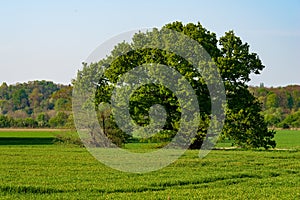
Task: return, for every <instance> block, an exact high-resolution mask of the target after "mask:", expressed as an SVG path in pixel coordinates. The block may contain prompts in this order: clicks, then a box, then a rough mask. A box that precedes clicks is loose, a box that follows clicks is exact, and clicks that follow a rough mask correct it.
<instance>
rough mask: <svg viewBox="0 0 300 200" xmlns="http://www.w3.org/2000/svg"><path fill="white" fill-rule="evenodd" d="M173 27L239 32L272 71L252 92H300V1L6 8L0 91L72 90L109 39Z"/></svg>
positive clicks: (0, 18)
mask: <svg viewBox="0 0 300 200" xmlns="http://www.w3.org/2000/svg"><path fill="white" fill-rule="evenodd" d="M174 21H182V22H183V23H189V22H192V23H197V22H200V23H201V24H202V25H203V26H204V27H205V28H206V29H208V30H210V31H212V32H215V33H216V34H217V36H218V37H221V36H222V35H224V33H225V32H226V31H229V30H234V31H235V33H236V34H237V35H238V36H239V37H241V39H242V40H243V41H244V42H247V43H248V44H249V45H250V47H251V51H252V52H255V53H257V54H258V55H259V57H260V59H261V60H262V62H263V64H264V65H265V66H266V68H265V69H264V70H263V72H262V73H261V75H255V76H254V75H253V76H251V78H252V80H251V82H250V83H249V84H250V85H259V84H260V83H264V85H265V86H269V87H270V86H274V87H276V86H285V85H291V84H299V85H300V42H299V41H300V1H299V0H286V1H284V0H282V1H280V0H275V1H268V0H265V1H261V0H245V1H238V0H235V1H234V0H226V1H223V0H210V1H207V0H206V1H201V0H181V1H180V0H151V1H141V0H127V1H124V0H119V1H118V0H110V1H108V0H105V1H92V0H86V1H80V0H78V1H76V0H72V1H71V0H65V1H58V0H51V1H50V0H49V1H46V0H36V1H33V0H26V1H17V0H10V1H5V0H0V26H1V28H0V84H1V83H2V82H6V83H8V84H15V83H17V82H20V83H22V82H27V81H30V80H50V81H54V82H56V83H62V84H69V83H70V82H71V79H73V78H75V76H76V73H77V71H78V70H80V69H81V67H82V65H81V63H82V62H83V61H85V59H87V57H88V56H89V55H90V54H91V52H93V50H95V49H96V48H97V47H98V46H99V45H100V44H102V43H103V42H105V41H107V40H108V39H110V38H111V37H113V36H115V35H118V34H120V33H123V32H127V31H131V30H136V29H142V28H152V27H162V26H163V25H164V24H166V23H170V22H174Z"/></svg>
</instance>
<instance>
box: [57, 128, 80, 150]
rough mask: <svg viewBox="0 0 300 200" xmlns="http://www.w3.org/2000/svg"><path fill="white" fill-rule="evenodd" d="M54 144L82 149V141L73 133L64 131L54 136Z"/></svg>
mask: <svg viewBox="0 0 300 200" xmlns="http://www.w3.org/2000/svg"><path fill="white" fill-rule="evenodd" d="M54 143H56V144H63V145H76V146H80V147H83V144H82V141H81V139H80V138H79V136H78V134H77V133H76V132H75V131H64V132H61V133H58V134H56V135H55V138H54Z"/></svg>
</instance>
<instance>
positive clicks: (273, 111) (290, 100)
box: [249, 85, 300, 128]
mask: <svg viewBox="0 0 300 200" xmlns="http://www.w3.org/2000/svg"><path fill="white" fill-rule="evenodd" d="M249 89H250V91H251V92H252V93H253V94H254V95H255V96H256V97H257V98H258V100H259V101H260V102H261V104H262V109H263V115H264V117H265V120H266V122H267V123H268V125H269V126H270V127H277V128H299V127H300V86H299V85H290V86H286V87H276V88H273V87H271V88H268V87H264V86H263V85H261V86H260V87H250V88H249Z"/></svg>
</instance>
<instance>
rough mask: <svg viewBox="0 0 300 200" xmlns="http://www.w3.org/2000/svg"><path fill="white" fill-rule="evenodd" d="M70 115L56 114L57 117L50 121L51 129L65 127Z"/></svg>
mask: <svg viewBox="0 0 300 200" xmlns="http://www.w3.org/2000/svg"><path fill="white" fill-rule="evenodd" d="M68 117H69V116H68V115H67V114H66V113H64V112H58V113H57V114H56V116H54V117H52V118H51V119H50V120H49V125H50V127H52V128H54V127H61V128H62V127H64V125H65V124H66V123H67V121H68Z"/></svg>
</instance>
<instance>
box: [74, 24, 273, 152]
mask: <svg viewBox="0 0 300 200" xmlns="http://www.w3.org/2000/svg"><path fill="white" fill-rule="evenodd" d="M164 28H168V29H172V30H175V31H178V32H181V33H183V34H185V35H187V36H190V37H191V38H192V39H194V40H196V41H198V42H199V43H200V44H201V45H202V46H203V47H204V48H205V50H206V51H207V52H208V53H209V54H210V56H211V57H212V60H213V61H215V63H216V65H217V67H218V69H219V72H220V74H221V76H222V79H223V81H224V84H225V89H226V95H227V104H228V105H227V108H226V109H227V114H228V116H229V118H228V119H227V120H226V124H225V127H226V129H225V130H224V132H223V134H224V136H225V137H229V138H232V139H234V140H236V143H238V144H239V145H242V146H245V147H265V148H269V147H274V146H275V142H274V141H272V138H273V137H274V133H275V132H273V131H268V129H267V124H266V123H265V122H264V118H263V117H262V116H261V114H260V112H261V107H260V105H259V104H258V103H257V101H256V99H255V98H254V97H253V95H252V94H251V93H249V91H248V86H247V85H246V83H247V82H249V81H250V74H251V73H254V74H259V73H260V72H261V70H262V69H263V68H264V66H263V65H262V62H261V60H260V59H259V57H258V55H257V54H255V53H252V52H250V46H249V45H248V44H247V43H243V42H242V40H241V39H240V38H239V37H237V36H236V35H235V33H234V32H233V31H229V32H226V33H225V35H224V36H222V37H221V38H220V39H219V40H218V39H217V38H216V34H215V33H212V32H210V31H208V30H206V29H205V28H204V27H203V26H202V25H201V24H200V23H198V24H192V23H189V24H186V25H183V24H182V23H181V22H174V23H170V24H167V25H165V26H164ZM164 28H162V29H161V30H158V29H153V30H152V31H149V32H147V33H137V34H135V35H134V36H133V38H132V41H133V42H132V43H130V44H129V43H126V42H123V43H120V44H118V45H117V46H115V47H114V49H113V51H112V52H111V55H109V56H108V57H107V58H106V59H103V60H100V61H99V62H98V63H91V64H90V65H88V64H87V63H84V67H83V70H82V71H79V72H78V75H77V79H76V81H77V83H78V84H80V83H82V82H87V83H90V84H96V85H98V88H97V92H96V95H95V101H96V106H97V105H98V104H100V103H102V102H105V103H110V97H111V94H112V91H113V89H114V88H115V87H116V83H117V81H118V80H119V78H120V76H121V75H122V74H124V73H125V72H128V71H129V70H131V69H133V68H134V67H136V66H140V65H142V64H145V63H160V64H163V65H167V66H172V67H173V68H174V69H176V70H177V71H178V72H179V73H180V74H181V75H182V76H183V77H184V78H185V79H186V80H187V81H189V83H190V85H191V86H192V88H193V90H194V91H195V93H196V95H197V98H198V102H199V107H200V110H201V120H202V121H201V122H199V124H200V125H199V128H198V133H197V135H196V137H195V138H194V139H193V144H192V145H191V147H193V148H200V146H201V145H202V142H203V139H204V137H205V135H206V131H207V128H208V124H209V123H207V119H209V118H210V114H211V110H210V108H211V100H210V95H209V91H208V88H207V85H206V83H205V81H204V78H203V77H202V76H201V74H200V73H199V72H198V71H197V70H196V69H194V67H193V66H192V65H191V63H189V62H188V61H187V60H185V59H183V58H182V57H180V56H179V55H176V54H174V53H172V52H168V51H167V50H160V49H155V48H143V44H144V42H145V41H148V39H149V38H155V39H157V40H155V41H152V42H153V43H154V44H156V43H163V44H165V46H166V48H167V47H168V46H169V44H171V43H174V42H175V41H173V40H172V39H170V38H168V37H162V38H159V37H158V33H159V32H160V31H163V29H164ZM176 44H177V45H178V46H185V44H182V43H181V41H176ZM137 47H139V48H137ZM133 49H138V50H134V51H133ZM125 52H128V53H126V54H124V53H125ZM191 56H192V55H191ZM152 66H153V67H152V68H153V69H151V70H153V71H154V72H155V70H157V68H155V65H152ZM102 72H104V74H103V75H102V76H101V78H100V79H99V80H94V79H95V77H97V76H95V75H96V74H100V73H102ZM76 81H75V84H76ZM125 85H126V84H125ZM91 87H93V86H91ZM118 87H121V86H118ZM88 88H89V85H86V89H88ZM182 92H186V91H182ZM186 95H188V94H186ZM243 95H244V96H243ZM155 104H160V105H162V106H163V107H164V108H165V110H166V115H167V120H166V123H165V125H164V127H163V130H164V131H170V132H176V131H177V130H178V120H179V119H180V117H181V112H182V109H183V108H181V107H180V105H179V103H178V100H177V99H176V97H175V95H174V94H173V93H172V92H171V91H170V90H168V89H167V88H166V87H164V86H161V85H159V84H147V85H144V86H142V87H140V88H137V90H136V91H135V93H134V94H133V95H132V96H131V98H130V106H129V107H130V108H129V111H130V114H131V117H132V119H134V121H135V123H137V124H138V125H140V126H146V125H148V124H149V120H150V119H149V112H150V108H151V106H153V105H155ZM120 107H124V105H120ZM240 122H242V123H241V124H239V123H240ZM186 130H187V132H188V129H186Z"/></svg>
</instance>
